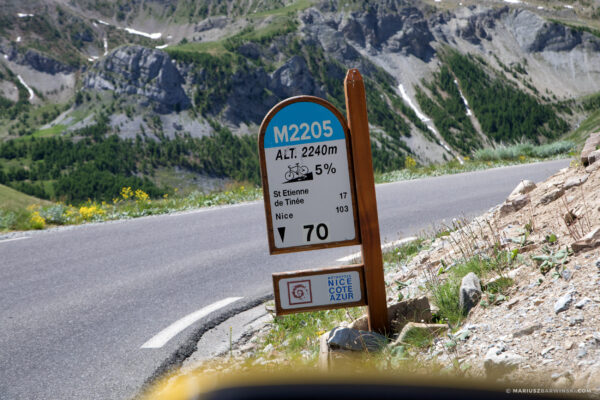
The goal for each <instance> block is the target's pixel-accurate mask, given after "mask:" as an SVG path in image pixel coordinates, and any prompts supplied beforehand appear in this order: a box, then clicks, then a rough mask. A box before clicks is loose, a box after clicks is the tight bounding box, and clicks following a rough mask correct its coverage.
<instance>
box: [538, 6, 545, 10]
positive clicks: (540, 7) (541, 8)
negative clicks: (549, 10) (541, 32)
mask: <svg viewBox="0 0 600 400" xmlns="http://www.w3.org/2000/svg"><path fill="white" fill-rule="evenodd" d="M537 9H538V10H545V8H544V7H542V6H538V8H537Z"/></svg>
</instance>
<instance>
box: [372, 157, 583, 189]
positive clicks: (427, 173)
mask: <svg viewBox="0 0 600 400" xmlns="http://www.w3.org/2000/svg"><path fill="white" fill-rule="evenodd" d="M570 156H571V155H570V154H564V153H563V154H558V155H555V156H552V157H547V158H537V157H527V156H522V157H521V156H520V157H518V158H517V159H513V160H503V159H497V160H490V161H481V160H472V159H470V158H468V157H465V158H464V163H463V164H460V163H459V162H458V161H457V160H452V161H448V162H446V163H443V164H430V165H427V166H419V167H414V168H405V169H401V170H397V171H390V172H384V173H377V174H375V183H387V182H397V181H406V180H411V179H419V178H427V177H432V176H442V175H452V174H461V173H463V172H471V171H481V170H485V169H490V168H498V167H507V166H510V165H519V164H529V163H534V162H543V161H548V160H557V159H562V158H568V157H570Z"/></svg>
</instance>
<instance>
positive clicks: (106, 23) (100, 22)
mask: <svg viewBox="0 0 600 400" xmlns="http://www.w3.org/2000/svg"><path fill="white" fill-rule="evenodd" d="M98 23H99V24H102V25H106V26H110V24H109V23H108V22H106V21H102V20H101V19H99V20H98Z"/></svg>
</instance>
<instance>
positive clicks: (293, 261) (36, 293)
mask: <svg viewBox="0 0 600 400" xmlns="http://www.w3.org/2000/svg"><path fill="white" fill-rule="evenodd" d="M567 164H568V161H565V160H562V161H553V162H548V163H542V164H533V165H524V166H518V167H509V168H504V169H493V170H487V171H481V172H473V173H467V174H461V175H450V176H444V177H438V178H428V179H419V180H414V181H408V182H398V183H390V184H384V185H379V186H378V187H377V200H378V207H379V219H380V227H381V236H382V238H383V239H386V240H395V239H398V238H401V237H405V236H410V235H413V234H415V233H418V232H419V231H421V230H423V229H427V228H431V227H432V225H433V224H435V223H437V224H439V223H440V221H441V220H442V219H446V220H448V221H449V220H450V219H451V218H453V217H456V216H461V215H474V214H478V213H480V212H482V211H485V210H487V209H489V208H490V207H492V206H494V205H496V204H498V203H499V202H501V201H502V200H504V198H505V197H506V196H507V195H508V193H510V191H511V190H512V189H513V188H514V187H515V186H516V185H517V184H518V183H519V181H520V180H521V179H530V180H533V181H540V180H543V179H545V178H546V177H547V176H549V175H551V174H552V173H554V172H556V171H557V170H559V169H560V168H562V167H565V166H566V165H567ZM20 237H21V238H20ZM20 237H18V236H17V237H12V238H9V239H6V238H5V240H0V362H1V364H0V398H1V399H10V400H12V399H57V400H58V399H60V400H67V399H90V400H91V399H103V400H105V399H126V398H129V397H131V396H132V395H134V394H135V393H136V391H137V390H138V389H139V388H140V387H141V385H142V384H143V382H144V381H145V380H146V379H147V378H148V377H150V376H151V375H152V374H153V372H155V371H156V369H157V368H158V367H159V366H160V365H161V364H163V363H164V361H165V360H166V359H168V358H169V357H171V356H172V355H173V354H174V353H175V352H176V351H177V350H178V349H180V348H181V346H183V345H184V344H185V343H186V341H188V340H189V338H190V337H191V336H192V335H193V334H194V333H197V332H198V331H199V330H200V329H202V328H203V326H204V324H205V323H206V321H207V319H206V318H204V319H201V320H199V321H198V322H196V323H194V324H193V325H192V326H190V327H188V328H187V329H185V330H183V331H182V332H181V333H179V334H177V335H176V336H175V337H174V338H173V339H171V340H169V341H168V342H167V343H166V344H165V345H164V346H163V347H161V348H156V349H148V348H141V346H142V345H143V344H144V343H146V341H148V340H149V339H150V338H152V337H153V336H154V335H156V334H157V333H158V332H160V331H161V330H163V329H164V328H166V327H167V326H169V325H170V324H172V323H173V322H175V321H176V320H178V319H180V318H182V317H184V316H186V315H188V314H190V313H193V312H194V311H196V310H199V309H201V308H203V307H205V306H208V305H210V304H212V303H214V302H216V301H218V300H222V299H224V298H227V297H234V296H235V297H238V296H239V297H243V299H242V300H240V301H239V302H238V303H233V304H232V305H231V306H228V307H225V308H223V309H221V310H220V311H218V312H216V314H213V315H212V317H215V316H218V315H219V314H221V315H225V314H226V313H228V312H229V313H231V312H232V309H233V308H234V307H235V306H236V304H237V305H238V306H239V305H240V304H243V303H244V302H248V301H250V300H252V299H255V298H256V297H258V296H261V295H265V294H267V293H270V292H271V291H272V287H271V273H272V272H276V271H286V270H296V269H305V268H315V267H319V266H326V265H334V264H336V261H335V260H336V259H338V258H340V257H342V256H345V255H348V254H350V253H354V252H356V251H358V247H356V246H355V247H352V248H348V247H347V248H337V249H331V250H320V251H312V252H303V253H295V254H288V255H279V256H270V255H269V254H268V247H267V237H266V228H265V217H264V210H263V205H262V202H254V203H249V204H243V205H237V206H231V207H223V208H215V209H205V210H199V211H195V212H190V213H181V214H174V215H165V216H157V217H147V218H140V219H135V220H130V221H123V222H115V223H103V224H95V225H88V226H80V227H74V228H66V229H58V230H54V231H49V232H42V233H24V234H23V235H21V236H20ZM15 239H18V240H15Z"/></svg>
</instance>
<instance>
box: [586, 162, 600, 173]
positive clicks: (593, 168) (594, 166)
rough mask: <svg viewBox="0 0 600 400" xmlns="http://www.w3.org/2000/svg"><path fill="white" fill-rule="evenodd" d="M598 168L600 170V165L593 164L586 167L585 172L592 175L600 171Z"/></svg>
mask: <svg viewBox="0 0 600 400" xmlns="http://www.w3.org/2000/svg"><path fill="white" fill-rule="evenodd" d="M598 168H600V163H593V164H592V165H588V166H587V167H585V172H587V173H588V174H591V173H592V172H594V171H596V170H598Z"/></svg>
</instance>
